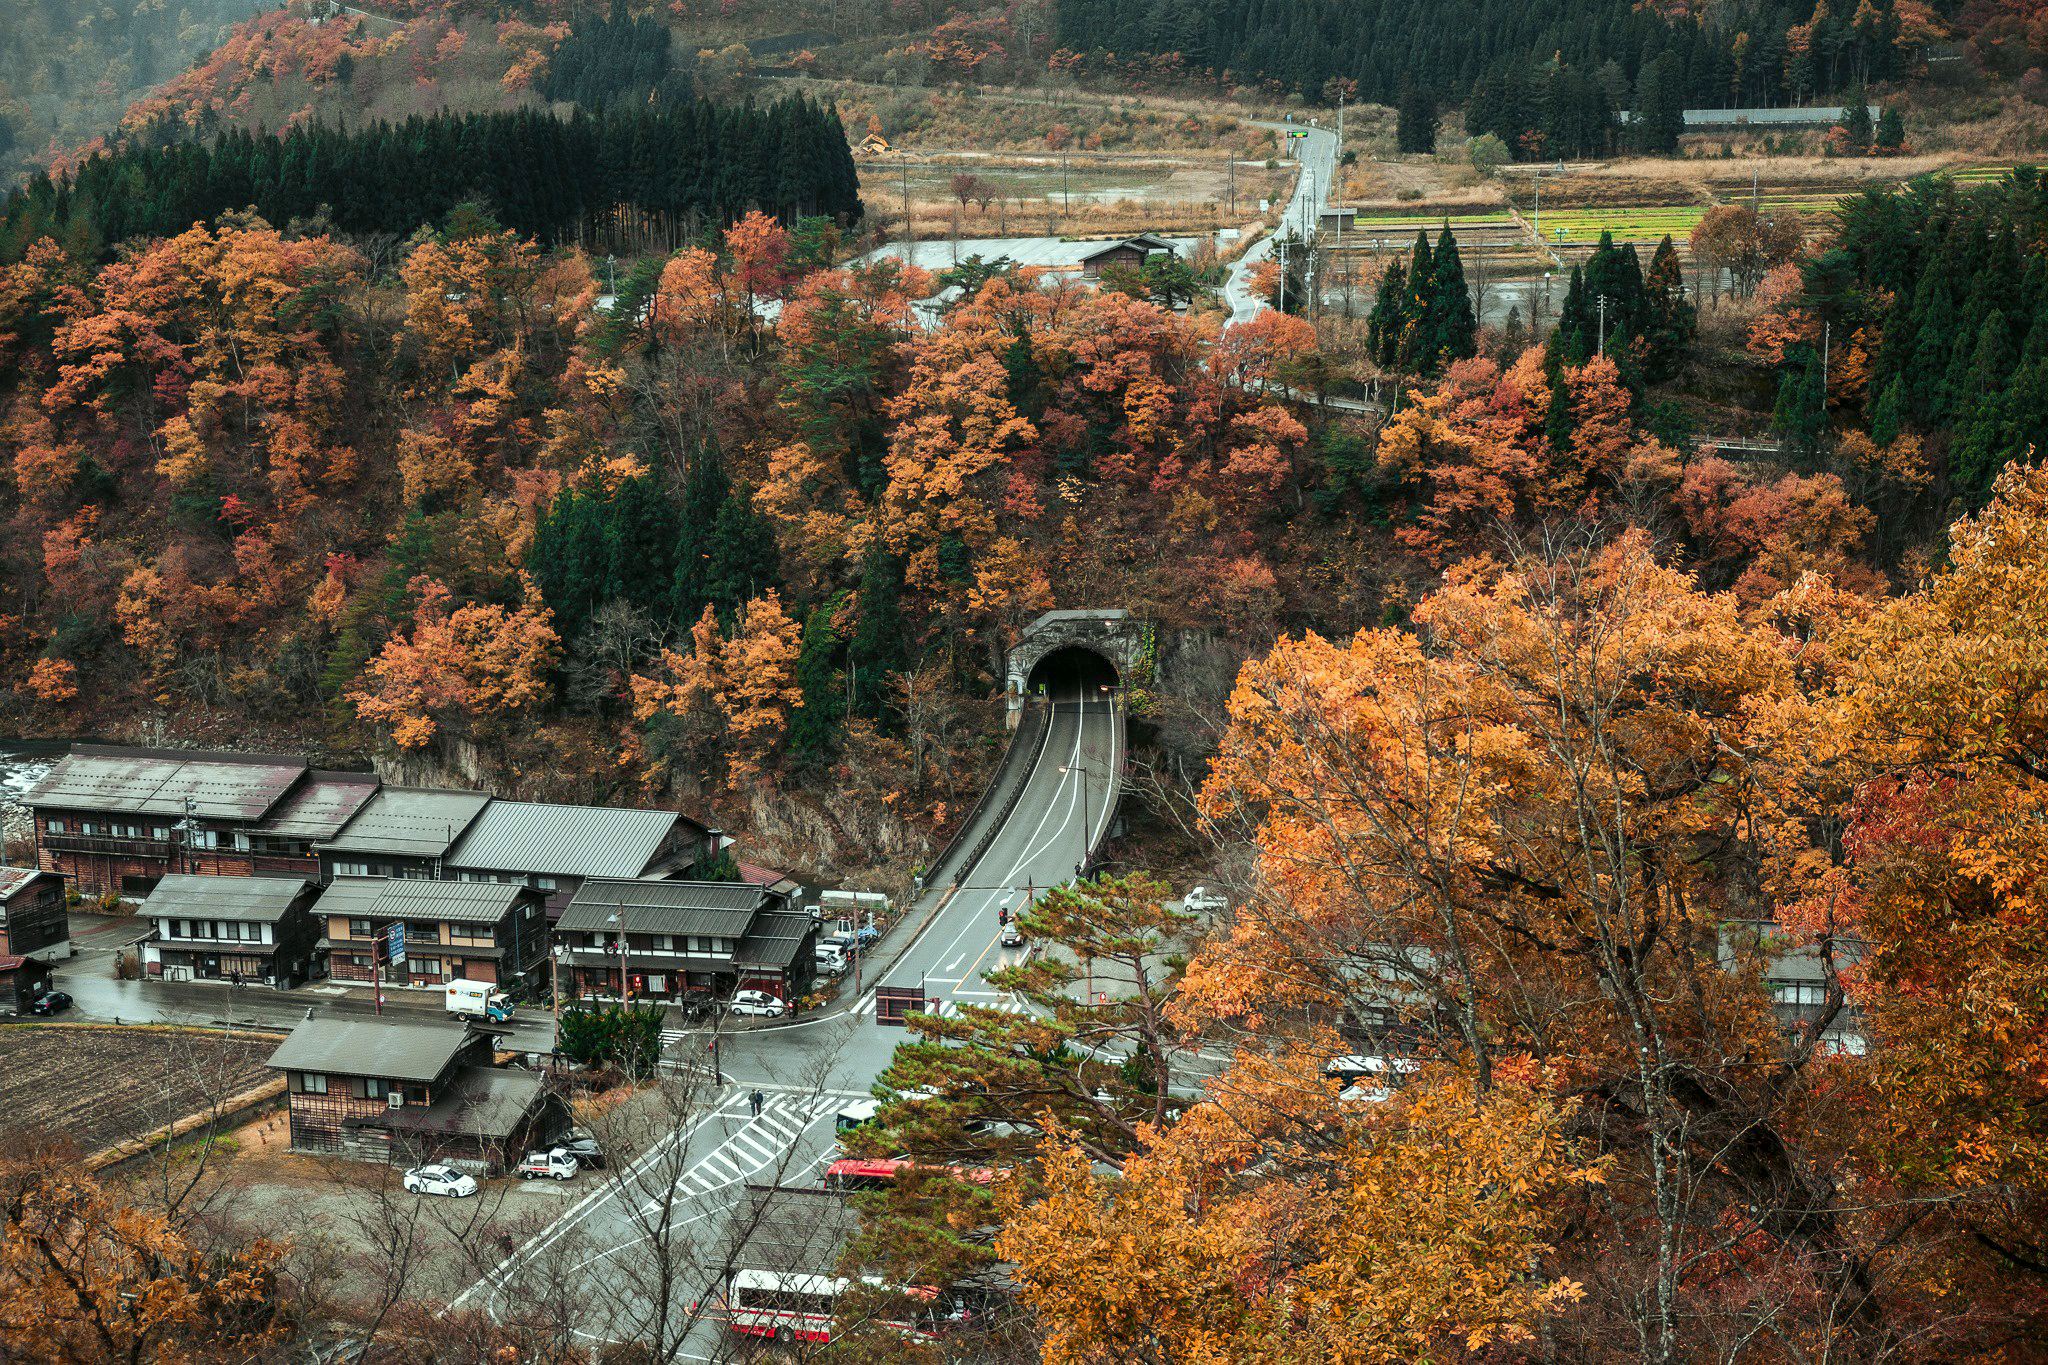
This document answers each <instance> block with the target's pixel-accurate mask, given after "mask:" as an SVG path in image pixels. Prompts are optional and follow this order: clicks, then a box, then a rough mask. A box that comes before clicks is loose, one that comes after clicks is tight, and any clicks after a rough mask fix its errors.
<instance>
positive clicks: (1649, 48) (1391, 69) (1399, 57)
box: [1058, 0, 1914, 108]
mask: <svg viewBox="0 0 2048 1365" xmlns="http://www.w3.org/2000/svg"><path fill="white" fill-rule="evenodd" d="M1906 3H1907V4H1908V5H1911V4H1913V3H1914V0H1906ZM1058 12H1059V29H1058V39H1059V41H1060V43H1061V44H1063V45H1064V46H1066V47H1067V48H1070V49H1072V50H1073V51H1074V52H1076V53H1081V54H1090V53H1102V54H1108V53H1115V54H1121V57H1122V58H1123V59H1128V58H1129V57H1131V56H1132V55H1134V54H1160V55H1166V54H1172V55H1174V56H1175V57H1176V58H1177V60H1178V62H1179V64H1180V65H1182V66H1183V67H1184V68H1185V69H1187V70H1188V71H1189V72H1190V73H1191V74H1200V73H1209V74H1211V75H1214V76H1215V77H1217V78H1219V79H1222V80H1224V81H1226V83H1228V82H1231V81H1246V82H1251V81H1256V82H1264V83H1269V84H1271V85H1273V86H1275V87H1277V88H1281V89H1285V90H1290V91H1294V92H1297V93H1300V94H1303V95H1307V96H1310V97H1312V98H1316V97H1321V96H1322V93H1323V87H1324V85H1325V83H1326V82H1328V81H1330V80H1332V79H1337V80H1348V81H1355V82H1356V83H1357V88H1356V89H1355V91H1353V93H1352V98H1353V99H1364V100H1372V101H1377V102H1379V103H1382V104H1393V103H1395V102H1396V101H1397V100H1398V99H1399V98H1400V95H1401V92H1402V91H1403V90H1404V89H1406V88H1408V87H1411V86H1412V87H1418V88H1421V89H1423V90H1427V91H1429V92H1431V93H1432V94H1433V95H1434V96H1435V98H1437V100H1438V101H1439V102H1440V103H1443V104H1447V105H1448V104H1461V103H1463V101H1464V98H1465V96H1466V95H1467V94H1469V93H1470V91H1471V90H1472V88H1473V86H1474V85H1476V84H1477V83H1478V82H1479V81H1480V79H1481V78H1482V77H1484V76H1485V75H1487V74H1488V73H1489V72H1492V71H1495V70H1499V69H1502V68H1505V67H1511V66H1512V67H1519V68H1522V69H1531V68H1536V67H1541V66H1547V65H1548V64H1549V63H1550V62H1552V61H1553V59H1555V60H1558V61H1561V62H1562V63H1563V64H1564V65H1566V66H1570V67H1576V68H1578V69H1580V70H1581V71H1583V72H1585V73H1586V74H1587V75H1588V76H1598V77H1599V78H1601V79H1602V80H1603V81H1604V82H1605V83H1606V86H1607V87H1608V96H1609V98H1610V99H1611V100H1615V101H1616V107H1621V108H1626V107H1628V104H1627V99H1628V96H1629V94H1630V93H1631V92H1632V91H1634V90H1635V88H1636V86H1637V82H1638V81H1639V79H1640V78H1641V76H1642V74H1643V72H1644V70H1645V69H1646V68H1647V67H1649V66H1650V65H1651V64H1652V63H1653V62H1655V61H1656V59H1657V58H1658V57H1659V56H1660V55H1662V54H1665V53H1669V54H1670V55H1671V57H1672V58H1674V59H1675V74H1676V78H1677V80H1678V82H1679V84H1680V86H1681V88H1682V90H1683V92H1684V100H1683V103H1684V104H1686V105H1691V106H1701V105H1704V106H1728V105H1732V106H1738V107H1740V106H1758V105H1772V104H1788V103H1800V102H1803V101H1807V100H1811V99H1815V98H1818V97H1821V96H1824V95H1826V94H1829V93H1831V92H1834V91H1838V90H1841V89H1843V88H1844V87H1845V86H1847V85H1848V84H1850V83H1852V82H1857V81H1878V80H1884V79H1889V78H1891V77H1893V76H1895V75H1897V74H1898V73H1899V72H1900V71H1901V70H1902V68H1903V65H1904V64H1905V63H1906V61H1907V60H1908V54H1907V53H1905V52H1902V51H1901V47H1900V42H1901V36H1902V29H1901V20H1900V15H1899V13H1898V8H1897V6H1896V5H1895V3H1894V0H1871V2H1870V3H1865V4H1862V5H1859V6H1856V7H1855V8H1854V10H1853V11H1852V12H1848V13H1844V14H1840V15H1834V14H1831V13H1830V12H1829V9H1828V7H1827V6H1826V5H1822V6H1820V7H1819V8H1818V9H1816V8H1814V7H1813V6H1811V5H1807V4H1802V3H1799V2H1798V0H1786V2H1785V3H1758V2H1755V0H1751V2H1750V3H1744V4H1740V5H1737V6H1733V7H1724V8H1721V9H1717V10H1716V11H1715V12H1714V14H1713V16H1712V21H1711V22H1706V21H1702V20H1696V19H1694V18H1691V17H1689V16H1685V15H1679V16H1676V17H1667V15H1666V13H1665V12H1664V11H1663V10H1661V9H1660V8H1659V7H1657V6H1652V5H1631V4H1625V3H1618V2H1617V0H1535V2H1534V3H1530V2H1529V0H1451V2H1450V3H1445V4H1439V3H1427V2H1425V0H1260V2H1259V3H1248V2H1247V0H1214V2H1211V0H1203V2H1202V3H1187V0H1181V2H1180V3H1173V0H1161V3H1158V4H1153V5H1149V6H1133V5H1126V4H1119V3H1116V0H1060V4H1059V11H1058Z"/></svg>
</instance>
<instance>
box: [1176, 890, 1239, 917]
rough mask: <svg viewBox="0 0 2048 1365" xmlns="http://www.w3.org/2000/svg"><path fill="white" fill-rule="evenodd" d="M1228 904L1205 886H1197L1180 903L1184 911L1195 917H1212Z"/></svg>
mask: <svg viewBox="0 0 2048 1365" xmlns="http://www.w3.org/2000/svg"><path fill="white" fill-rule="evenodd" d="M1229 904H1230V902H1229V901H1227V900H1225V899H1224V898H1223V897H1222V896H1219V895H1218V894H1216V893H1215V892H1214V891H1211V890H1210V889H1209V888H1208V887H1206V886H1198V887H1196V888H1195V889H1194V890H1192V891H1190V892H1188V894H1187V898H1186V899H1185V900H1183V901H1182V902H1181V905H1182V907H1183V908H1184V909H1186V910H1187V911H1188V912H1189V913H1191V914H1196V915H1213V914H1215V913H1216V912H1217V911H1218V910H1221V909H1223V908H1224V907H1225V906H1227V905H1229Z"/></svg>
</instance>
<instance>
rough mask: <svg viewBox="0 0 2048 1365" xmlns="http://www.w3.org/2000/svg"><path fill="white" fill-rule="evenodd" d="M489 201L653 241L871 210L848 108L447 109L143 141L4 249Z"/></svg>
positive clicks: (41, 197) (582, 231) (513, 217)
mask: <svg viewBox="0 0 2048 1365" xmlns="http://www.w3.org/2000/svg"><path fill="white" fill-rule="evenodd" d="M467 200H476V201H479V202H484V203H488V204H489V205H491V207H492V210H493V212H494V213H495V214H496V215H497V216H498V218H499V220H500V221H502V222H503V223H505V224H506V225H507V226H509V227H511V228H513V229H514V230H515V231H517V232H518V233H519V234H520V235H521V236H525V237H531V238H534V239H536V240H538V241H541V242H544V243H547V244H549V245H555V244H558V243H562V242H585V243H596V242H598V241H600V240H603V241H606V242H609V243H614V244H618V243H623V242H630V243H632V244H633V245H634V246H638V245H639V244H640V243H642V242H643V241H648V242H652V243H653V244H655V245H656V246H658V247H660V248H663V249H672V248H674V247H675V246H678V245H680V244H681V243H682V242H683V241H684V240H686V239H687V238H688V237H689V236H690V235H691V233H692V231H693V230H694V227H693V225H702V224H706V223H716V222H723V221H728V220H730V219H733V218H736V217H738V216H739V215H740V214H742V213H744V212H746V211H747V210H748V209H752V208H767V209H768V210H770V211H771V212H774V213H779V214H782V215H784V216H786V217H790V218H795V217H799V216H804V215H824V216H827V217H836V218H839V219H841V220H842V221H846V222H851V221H853V220H855V219H858V218H859V217H860V213H861V207H860V187H859V184H858V182H857V180H856V178H855V175H854V170H853V160H852V157H851V155H850V154H849V152H848V151H847V146H846V138H845V135H844V133H843V132H842V131H841V128H840V125H839V120H838V118H837V117H836V116H835V115H834V114H833V113H832V112H831V111H830V110H828V109H822V108H819V107H818V106H817V105H814V104H812V103H811V102H810V101H809V100H807V99H805V98H803V97H802V96H797V97H795V98H793V99H787V100H782V101H778V102H777V103H775V104H773V105H770V106H768V107H767V108H765V109H759V110H757V109H755V108H753V107H752V106H747V107H744V108H723V109H720V108H714V107H712V106H711V105H709V104H705V103H701V102H700V103H695V104H687V103H686V104H683V105H681V106H680V107H648V106H647V105H645V104H642V105H639V106H636V107H632V108H622V109H619V110H616V111H613V112H607V113H600V114H597V115H595V116H585V115H584V114H583V113H582V111H581V110H580V109H579V110H577V111H575V112H574V113H572V114H571V115H570V116H569V117H568V118H566V119H557V118H555V117H553V116H552V115H549V114H546V113H542V112H538V111H528V112H522V113H512V114H484V115H467V116H461V117H457V116H452V115H448V114H437V115H434V116H432V117H429V118H415V119H411V120H408V121H407V122H406V123H405V124H404V125H402V126H400V127H395V128H394V127H392V126H390V125H388V124H378V125H376V126H373V127H370V128H367V129H360V130H356V131H344V130H341V129H337V128H326V127H320V126H314V127H310V128H295V129H293V130H292V131H291V132H289V133H287V134H285V135H284V136H283V137H278V136H276V135H274V134H271V135H251V134H248V133H243V132H234V133H229V134H227V135H226V136H224V137H222V138H220V139H218V140H217V141H215V142H213V143H211V144H207V143H203V142H191V141H184V140H180V139H178V138H176V137H150V136H148V135H147V130H145V135H144V136H142V137H139V138H137V139H136V140H135V141H134V142H133V143H132V144H130V145H128V146H126V147H124V148H123V149H122V150H120V151H117V152H113V153H100V154H96V155H95V156H93V157H92V158H90V159H89V160H87V161H86V162H85V163H84V164H83V165H81V166H80V167H78V169H77V170H76V171H75V172H67V173H64V174H61V175H59V176H58V177H57V178H56V179H55V180H54V181H53V180H51V179H50V178H49V177H47V176H38V177H36V178H35V179H34V180H32V181H31V182H30V183H29V185H28V186H27V187H25V188H24V189H22V190H20V191H17V192H16V193H15V194H13V195H11V196H10V197H9V199H8V202H7V208H6V215H5V221H4V229H0V259H7V260H18V259H19V258H20V257H21V255H22V253H23V252H25V251H26V250H27V249H28V247H29V246H30V245H31V244H32V243H34V242H35V241H36V240H37V239H38V238H41V237H44V236H49V237H54V238H57V239H59V240H62V241H64V242H66V243H67V244H70V245H72V246H73V248H74V250H75V251H76V252H77V253H78V254H80V255H81V256H90V255H91V254H93V253H94V251H96V250H97V249H98V246H99V245H100V244H108V243H113V242H118V241H121V240H123V239H125V238H128V237H161V236H168V235H171V234H173V233H176V232H177V231H179V230H180V229H181V228H183V227H186V226H188V225H190V224H191V223H194V222H201V221H205V220H208V219H211V218H213V217H215V216H216V215H218V214H220V213H222V212H223V211H225V210H227V209H230V208H237V207H250V206H253V207H254V208H255V209H256V210H257V212H259V213H261V214H262V215H264V216H265V217H266V218H268V219H270V220H271V221H273V222H279V223H284V222H289V221H291V220H292V219H294V218H301V217H309V216H311V215H313V214H315V213H316V212H322V211H324V213H325V215H326V218H327V221H329V222H331V223H333V224H334V225H335V226H336V227H338V228H340V229H341V230H343V231H345V232H349V233H353V234H358V235H361V234H369V233H388V234H394V235H397V236H400V237H403V236H405V235H407V234H408V233H410V232H411V231H412V230H413V228H415V227H417V226H418V225H419V224H421V223H427V222H434V221H437V220H439V219H441V218H444V217H445V216H446V215H447V214H448V213H449V211H450V210H451V209H453V208H454V207H455V205H457V204H458V203H462V202H464V201H467Z"/></svg>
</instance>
